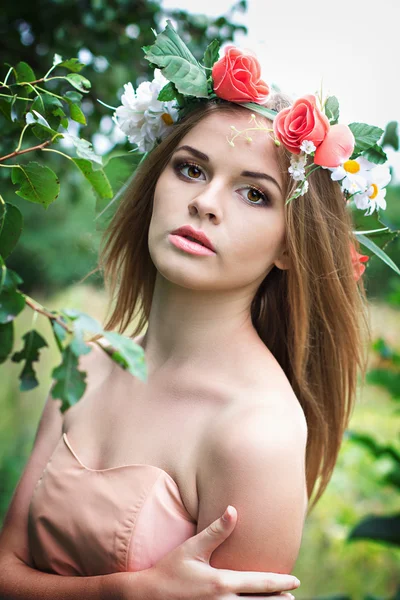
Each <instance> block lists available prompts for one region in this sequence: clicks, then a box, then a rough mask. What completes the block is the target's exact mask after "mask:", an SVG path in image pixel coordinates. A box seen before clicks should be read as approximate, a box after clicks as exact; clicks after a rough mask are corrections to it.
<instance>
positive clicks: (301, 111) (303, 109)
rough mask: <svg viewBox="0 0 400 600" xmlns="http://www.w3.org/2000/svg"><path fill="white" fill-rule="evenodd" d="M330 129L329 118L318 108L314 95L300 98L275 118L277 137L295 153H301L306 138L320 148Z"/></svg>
mask: <svg viewBox="0 0 400 600" xmlns="http://www.w3.org/2000/svg"><path fill="white" fill-rule="evenodd" d="M328 131H329V121H328V118H327V117H326V115H324V113H322V112H321V111H320V110H319V108H317V105H316V98H315V96H312V95H307V96H303V97H302V98H299V99H298V100H296V102H295V103H294V104H293V106H291V107H290V108H284V109H283V110H281V111H279V113H278V114H277V116H276V117H275V119H274V132H275V135H276V137H277V138H278V140H279V141H280V142H282V144H283V145H284V146H285V148H287V149H288V150H289V151H290V152H292V153H293V154H300V146H301V144H302V142H304V140H307V141H309V142H313V143H314V145H315V147H316V148H318V146H319V145H320V144H321V142H322V141H323V140H324V138H325V136H326V134H327V133H328Z"/></svg>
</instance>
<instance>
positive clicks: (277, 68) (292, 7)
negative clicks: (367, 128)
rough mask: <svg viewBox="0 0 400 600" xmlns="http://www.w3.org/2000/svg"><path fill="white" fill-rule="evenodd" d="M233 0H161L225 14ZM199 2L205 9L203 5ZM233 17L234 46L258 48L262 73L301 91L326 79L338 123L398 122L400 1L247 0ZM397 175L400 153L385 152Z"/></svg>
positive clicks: (309, 90)
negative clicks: (238, 29) (237, 26)
mask: <svg viewBox="0 0 400 600" xmlns="http://www.w3.org/2000/svg"><path fill="white" fill-rule="evenodd" d="M234 4H235V1H234V0H233V1H232V0H201V2H200V1H199V0H179V1H177V0H162V1H161V5H162V6H163V7H164V8H178V7H179V8H181V9H183V10H187V11H188V12H190V13H191V14H196V13H197V14H199V13H203V14H207V15H209V16H212V17H217V16H221V15H225V14H226V13H227V12H228V11H229V10H230V9H231V8H232V6H233V5H234ZM199 7H201V9H200V8H199ZM230 20H231V21H233V22H237V23H243V24H244V25H246V26H247V28H248V34H247V35H246V36H245V35H242V34H240V35H237V36H236V37H235V39H234V41H233V43H234V44H235V45H236V46H239V47H242V48H250V49H251V50H253V51H254V52H255V53H256V55H257V57H258V59H259V61H260V63H261V69H262V76H263V79H265V81H266V82H267V83H269V84H272V83H275V84H277V85H278V86H279V87H280V89H281V90H282V91H283V92H287V93H288V94H290V95H291V96H292V97H294V98H296V97H298V96H302V95H304V94H310V93H311V94H312V93H315V92H316V91H317V90H319V89H320V88H321V83H322V86H323V93H324V95H335V96H337V98H338V100H339V104H340V120H339V121H340V122H341V123H347V124H348V123H351V122H354V121H358V122H363V123H368V124H371V125H377V126H379V127H382V128H384V127H385V126H386V125H387V123H388V122H389V121H400V77H399V75H398V73H399V71H400V69H399V63H400V2H398V1H397V0H379V2H377V1H376V0H330V1H326V0H273V1H271V0H248V9H247V11H246V12H244V13H241V12H239V11H236V12H235V13H234V14H233V16H232V18H231V19H230ZM388 156H389V160H390V163H391V164H392V165H393V167H394V169H395V175H396V179H398V178H399V177H400V153H399V152H397V153H394V152H391V151H389V152H388Z"/></svg>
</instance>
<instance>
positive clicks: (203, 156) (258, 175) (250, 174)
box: [173, 146, 282, 194]
mask: <svg viewBox="0 0 400 600" xmlns="http://www.w3.org/2000/svg"><path fill="white" fill-rule="evenodd" d="M179 150H186V151H187V152H190V153H191V154H193V156H196V158H199V159H200V160H203V161H204V162H210V159H209V157H208V156H207V154H204V153H203V152H200V150H196V148H192V146H179V148H176V149H175V150H174V152H173V154H175V152H178V151H179ZM241 176H243V177H253V178H255V179H266V180H267V181H271V182H272V183H274V184H275V185H276V187H277V188H278V190H279V191H280V193H281V194H282V189H281V186H280V185H279V183H278V182H277V181H276V179H275V178H274V177H272V176H271V175H267V173H259V172H257V171H242V173H241Z"/></svg>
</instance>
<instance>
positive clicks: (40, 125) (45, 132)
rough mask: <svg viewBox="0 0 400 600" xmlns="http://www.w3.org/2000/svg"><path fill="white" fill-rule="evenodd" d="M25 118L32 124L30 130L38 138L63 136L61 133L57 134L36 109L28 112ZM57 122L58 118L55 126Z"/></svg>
mask: <svg viewBox="0 0 400 600" xmlns="http://www.w3.org/2000/svg"><path fill="white" fill-rule="evenodd" d="M25 118H26V122H27V124H28V125H34V127H33V128H32V131H33V133H34V134H35V135H36V137H37V138H39V139H40V140H46V139H52V138H54V136H57V135H58V136H59V137H60V138H62V137H64V136H63V135H62V134H61V133H60V134H58V132H57V131H56V130H55V129H53V128H52V127H51V125H50V124H49V123H48V122H47V121H46V119H45V118H44V117H43V115H41V114H40V113H39V112H37V111H36V110H34V111H33V112H28V113H27V114H26V117H25ZM59 124H60V120H58V123H57V127H58V125H59Z"/></svg>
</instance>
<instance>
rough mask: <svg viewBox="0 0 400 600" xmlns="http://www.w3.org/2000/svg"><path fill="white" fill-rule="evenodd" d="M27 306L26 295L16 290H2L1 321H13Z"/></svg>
mask: <svg viewBox="0 0 400 600" xmlns="http://www.w3.org/2000/svg"><path fill="white" fill-rule="evenodd" d="M24 307H25V296H23V295H22V294H20V293H19V292H17V291H16V290H10V291H8V290H4V289H3V290H2V292H1V294H0V323H9V322H10V321H13V319H15V317H16V316H17V315H19V313H20V312H22V311H23V310H24Z"/></svg>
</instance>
